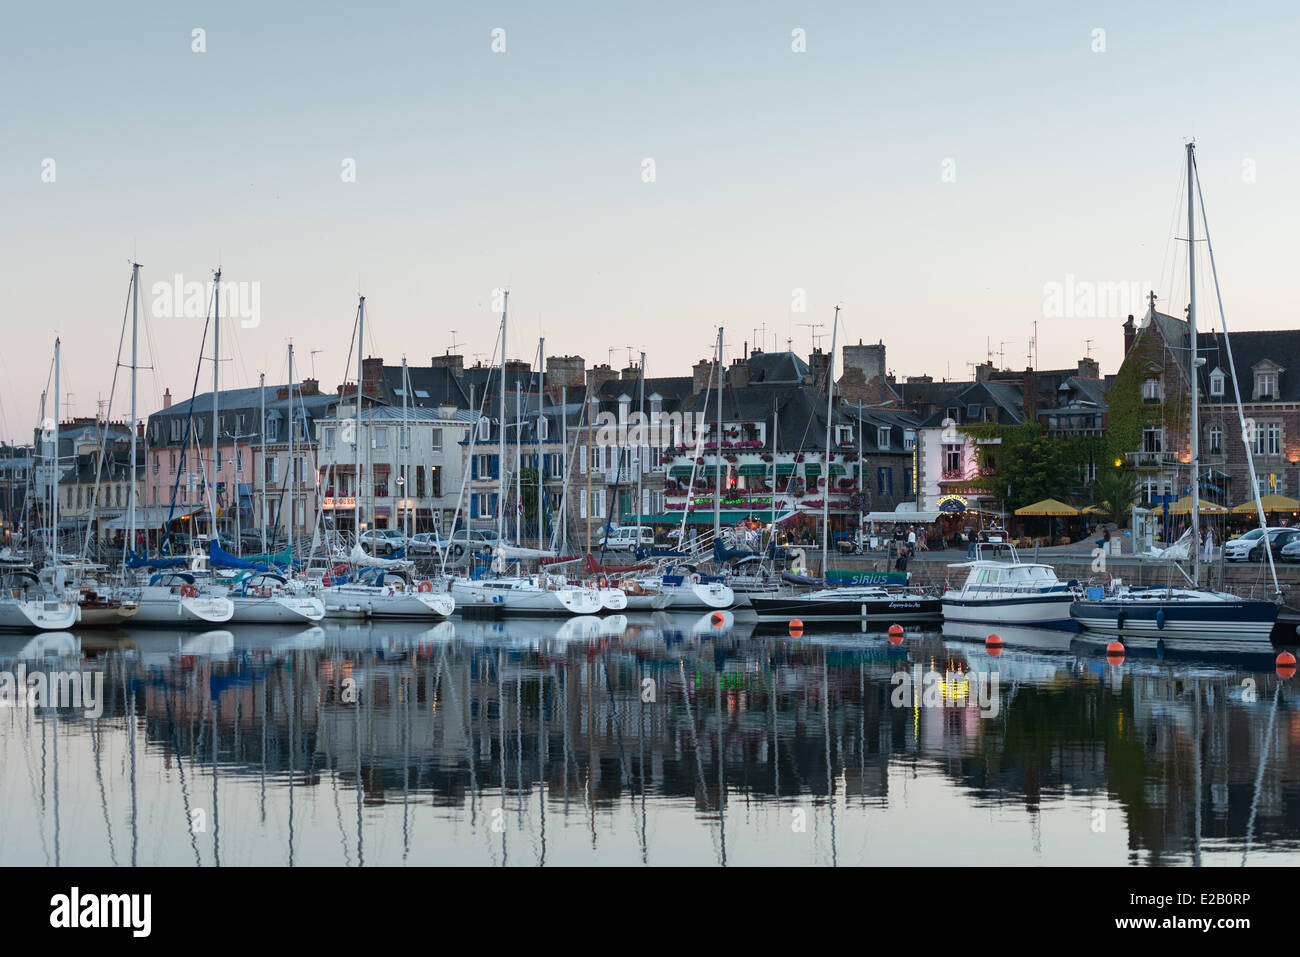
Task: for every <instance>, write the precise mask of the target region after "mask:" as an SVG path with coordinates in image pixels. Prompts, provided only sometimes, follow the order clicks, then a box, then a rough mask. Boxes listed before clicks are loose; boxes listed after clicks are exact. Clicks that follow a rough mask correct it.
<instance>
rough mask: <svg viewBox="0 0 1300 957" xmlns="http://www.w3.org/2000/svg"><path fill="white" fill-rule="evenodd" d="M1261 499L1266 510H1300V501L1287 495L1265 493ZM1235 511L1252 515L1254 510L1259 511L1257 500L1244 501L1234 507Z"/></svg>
mask: <svg viewBox="0 0 1300 957" xmlns="http://www.w3.org/2000/svg"><path fill="white" fill-rule="evenodd" d="M1260 501H1261V502H1262V503H1263V505H1264V511H1265V512H1296V511H1300V502H1297V501H1296V500H1295V499H1293V498H1287V497H1286V496H1285V495H1276V494H1273V495H1265V496H1263V497H1262V498H1261V499H1260ZM1233 511H1234V512H1240V513H1241V514H1242V515H1250V514H1251V513H1253V512H1258V511H1259V506H1258V505H1256V504H1255V500H1254V499H1253V498H1252V499H1247V500H1246V501H1244V502H1242V503H1241V504H1240V505H1238V506H1237V507H1236V508H1234V509H1233Z"/></svg>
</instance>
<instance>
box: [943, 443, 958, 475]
mask: <svg viewBox="0 0 1300 957" xmlns="http://www.w3.org/2000/svg"><path fill="white" fill-rule="evenodd" d="M943 470H944V472H945V473H948V472H960V471H961V446H960V445H945V446H944V447H943Z"/></svg>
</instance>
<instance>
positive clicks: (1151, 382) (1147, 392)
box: [1142, 377, 1164, 402]
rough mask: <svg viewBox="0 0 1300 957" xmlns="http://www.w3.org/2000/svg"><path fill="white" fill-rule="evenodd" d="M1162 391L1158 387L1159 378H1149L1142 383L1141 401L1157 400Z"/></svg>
mask: <svg viewBox="0 0 1300 957" xmlns="http://www.w3.org/2000/svg"><path fill="white" fill-rule="evenodd" d="M1163 394H1164V392H1163V390H1162V389H1161V388H1160V380H1159V379H1156V378H1154V377H1153V378H1149V379H1147V380H1146V381H1144V382H1143V383H1142V401H1143V402H1159V401H1160V399H1161V397H1162V396H1163Z"/></svg>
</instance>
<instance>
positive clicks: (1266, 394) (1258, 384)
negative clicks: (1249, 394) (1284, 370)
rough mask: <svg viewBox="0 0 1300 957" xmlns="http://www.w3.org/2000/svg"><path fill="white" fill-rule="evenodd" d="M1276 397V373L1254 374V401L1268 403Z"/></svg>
mask: <svg viewBox="0 0 1300 957" xmlns="http://www.w3.org/2000/svg"><path fill="white" fill-rule="evenodd" d="M1276 397H1277V373H1276V372H1256V373H1255V399H1256V400H1258V401H1268V400H1269V399H1273V398H1276Z"/></svg>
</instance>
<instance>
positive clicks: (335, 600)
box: [289, 296, 456, 620]
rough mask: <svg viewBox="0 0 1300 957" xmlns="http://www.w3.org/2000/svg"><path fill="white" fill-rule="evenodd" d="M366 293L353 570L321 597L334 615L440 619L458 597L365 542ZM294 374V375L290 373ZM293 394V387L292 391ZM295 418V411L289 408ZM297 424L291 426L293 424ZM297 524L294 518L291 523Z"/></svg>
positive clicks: (361, 320)
mask: <svg viewBox="0 0 1300 957" xmlns="http://www.w3.org/2000/svg"><path fill="white" fill-rule="evenodd" d="M365 329H366V297H365V296H361V297H359V299H358V302H357V410H356V428H355V429H354V430H353V432H354V444H353V447H354V449H355V455H354V463H353V464H354V467H355V473H354V474H355V476H356V482H357V487H356V490H355V492H356V494H355V496H354V501H355V504H354V505H353V512H352V516H353V528H354V530H355V532H356V544H354V545H353V546H352V552H351V554H350V555H349V556H348V563H349V564H350V565H351V567H352V568H353V569H354V574H352V575H349V576H348V577H347V579H346V580H344V581H342V582H337V583H335V582H330V583H329V584H324V585H322V587H321V588H320V589H319V590H318V592H317V597H318V598H319V599H320V600H321V601H322V602H323V603H324V606H325V614H326V615H327V616H328V617H331V618H407V619H411V618H413V619H431V620H441V619H444V618H446V617H447V616H449V615H450V614H451V613H452V612H453V611H454V610H455V607H456V599H455V598H454V597H453V596H452V595H451V594H450V593H449V592H448V591H447V590H446V589H445V588H440V587H435V585H434V584H433V582H430V581H420V582H416V581H415V580H414V579H413V578H412V577H411V574H410V569H412V568H413V567H414V563H412V562H409V561H405V560H397V559H384V558H378V557H376V556H373V555H367V554H366V552H365V549H363V548H362V547H361V544H360V540H361V498H362V495H361V416H362V408H363V406H362V399H361V384H362V381H363V365H362V356H363V353H362V343H363V342H365ZM290 379H292V376H290ZM290 392H291V394H292V388H291V390H290ZM289 419H290V422H291V423H292V421H293V413H292V410H291V411H290V415H289ZM291 428H292V425H291ZM290 525H291V526H292V521H291V522H290Z"/></svg>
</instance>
